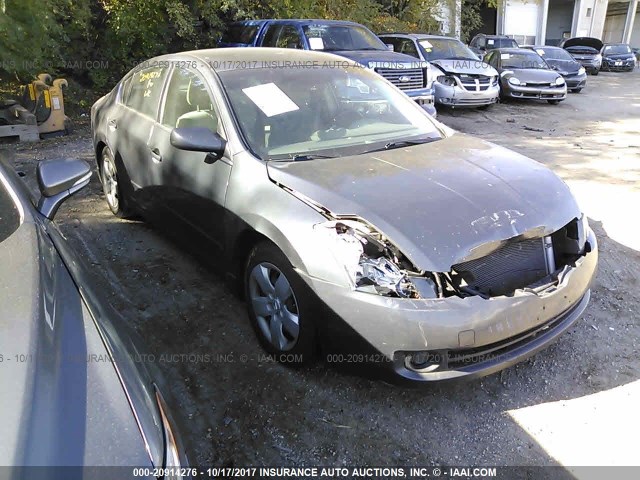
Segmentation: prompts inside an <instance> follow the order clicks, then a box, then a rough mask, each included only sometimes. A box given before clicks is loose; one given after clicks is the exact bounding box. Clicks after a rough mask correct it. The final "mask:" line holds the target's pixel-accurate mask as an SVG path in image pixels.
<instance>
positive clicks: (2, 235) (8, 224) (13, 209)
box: [0, 182, 20, 243]
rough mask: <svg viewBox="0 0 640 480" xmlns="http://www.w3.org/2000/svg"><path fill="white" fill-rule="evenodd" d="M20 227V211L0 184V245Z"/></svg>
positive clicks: (0, 183)
mask: <svg viewBox="0 0 640 480" xmlns="http://www.w3.org/2000/svg"><path fill="white" fill-rule="evenodd" d="M19 226H20V211H19V210H18V207H17V206H16V204H15V203H14V201H13V198H11V195H9V192H8V191H7V189H6V188H5V186H4V185H3V183H2V182H0V243H2V242H3V241H5V240H6V239H7V238H9V237H10V236H11V234H12V233H13V232H15V231H16V230H17V229H18V227H19Z"/></svg>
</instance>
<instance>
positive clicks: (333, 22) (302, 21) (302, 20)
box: [231, 18, 362, 26]
mask: <svg viewBox="0 0 640 480" xmlns="http://www.w3.org/2000/svg"><path fill="white" fill-rule="evenodd" d="M267 22H270V23H298V24H300V25H311V24H317V23H321V24H324V25H358V26H362V25H361V24H360V23H357V22H351V21H349V20H326V19H323V18H265V19H260V20H241V21H239V22H233V23H232V24H231V25H259V24H263V23H267Z"/></svg>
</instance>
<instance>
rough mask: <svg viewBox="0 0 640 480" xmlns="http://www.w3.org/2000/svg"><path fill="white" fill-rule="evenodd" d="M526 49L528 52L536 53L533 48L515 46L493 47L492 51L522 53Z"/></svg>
mask: <svg viewBox="0 0 640 480" xmlns="http://www.w3.org/2000/svg"><path fill="white" fill-rule="evenodd" d="M523 50H524V51H526V52H527V53H536V52H534V51H533V50H531V49H529V48H514V47H509V48H493V49H491V52H500V53H520V52H522V51H523Z"/></svg>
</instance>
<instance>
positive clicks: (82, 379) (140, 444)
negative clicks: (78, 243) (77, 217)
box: [0, 159, 187, 478]
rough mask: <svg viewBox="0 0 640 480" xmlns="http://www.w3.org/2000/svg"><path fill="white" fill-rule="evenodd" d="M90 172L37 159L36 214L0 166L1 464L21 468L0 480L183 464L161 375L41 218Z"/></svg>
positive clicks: (73, 163) (47, 219)
mask: <svg viewBox="0 0 640 480" xmlns="http://www.w3.org/2000/svg"><path fill="white" fill-rule="evenodd" d="M90 177H91V170H90V168H89V165H87V163H86V162H84V161H81V160H54V161H50V162H43V163H41V164H40V165H39V166H38V183H39V186H40V190H41V197H40V199H39V201H38V202H37V208H36V207H35V206H34V204H32V202H31V199H30V194H29V192H28V191H27V190H26V189H25V186H24V184H23V183H22V181H21V180H20V179H19V178H18V177H17V175H16V174H15V173H14V172H13V169H12V168H11V167H10V166H9V165H8V164H7V163H4V161H3V160H2V159H0V411H2V435H1V436H0V465H5V466H14V467H20V468H14V469H7V468H5V470H3V471H4V473H5V476H3V478H97V476H96V475H97V474H98V470H91V469H88V470H83V469H82V468H80V469H70V470H55V469H52V470H38V471H36V470H29V469H28V468H22V467H34V466H46V467H61V466H64V467H99V466H110V467H116V466H119V467H123V466H136V467H149V468H152V467H163V466H165V467H171V468H176V469H179V468H180V467H186V461H187V458H186V455H185V451H184V448H183V447H182V446H181V441H180V438H179V436H178V432H177V431H176V428H175V424H174V421H173V419H172V416H171V414H170V413H169V410H168V409H167V406H166V404H165V400H164V399H163V396H162V393H161V388H162V384H161V383H159V382H160V381H161V378H160V376H159V375H158V373H157V372H155V371H154V370H153V366H152V365H149V364H147V363H146V362H145V361H144V359H145V356H144V355H143V354H142V353H141V350H140V348H139V346H138V345H137V344H136V343H135V342H136V340H135V336H134V335H133V333H132V332H130V330H129V329H128V328H127V326H126V325H125V324H123V322H122V321H121V319H120V317H119V316H118V314H117V313H115V312H114V311H113V310H112V309H111V308H110V307H109V306H108V304H107V303H106V302H105V301H104V299H101V296H100V292H99V291H98V290H97V288H96V287H95V286H94V285H93V282H92V281H91V278H90V277H89V275H88V274H87V270H85V269H84V268H83V266H82V263H81V261H80V260H79V259H78V257H77V256H76V255H75V254H74V253H73V252H72V249H71V247H70V246H69V245H68V244H67V242H66V240H65V239H64V238H63V237H62V235H61V234H60V232H59V231H58V229H57V228H56V226H55V225H54V224H53V223H52V222H51V218H52V217H53V215H54V214H55V212H56V209H57V208H58V206H59V205H60V203H62V201H64V199H66V198H67V197H69V196H70V195H72V194H73V193H75V192H77V191H78V190H80V189H81V188H82V187H84V186H85V185H87V184H88V183H89V178H90ZM165 391H166V390H165ZM99 472H100V478H108V477H110V476H111V475H112V476H113V477H115V478H124V477H127V478H128V477H130V476H131V474H132V473H131V470H130V469H129V470H121V471H116V470H114V471H113V472H111V474H110V473H109V472H110V471H109V470H106V469H105V470H100V471H99ZM176 473H181V471H180V470H178V471H177V472H176ZM123 476H124V477H123ZM142 476H145V475H142ZM148 476H152V475H148ZM165 478H171V477H170V476H169V475H168V476H167V477H165ZM174 478H179V477H174Z"/></svg>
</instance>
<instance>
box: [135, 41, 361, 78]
mask: <svg viewBox="0 0 640 480" xmlns="http://www.w3.org/2000/svg"><path fill="white" fill-rule="evenodd" d="M189 58H191V59H194V58H195V59H197V60H200V61H201V62H203V63H206V64H208V65H209V66H211V67H212V68H213V69H214V70H216V71H217V72H222V71H227V70H238V69H240V70H250V69H255V68H264V67H265V66H269V65H282V64H283V63H284V62H290V63H298V64H300V63H307V62H315V63H321V62H328V63H329V62H340V65H346V64H353V65H356V62H354V61H353V60H349V59H348V58H345V57H341V56H339V55H334V54H332V53H325V52H316V51H311V50H298V49H294V48H271V47H246V48H209V49H205V50H191V51H187V52H177V53H169V54H167V55H162V56H160V57H156V58H153V59H150V60H147V61H146V62H143V63H142V64H141V65H145V64H151V65H153V64H154V63H155V62H156V61H159V60H163V61H169V62H170V61H172V60H181V59H189ZM315 63H314V65H315Z"/></svg>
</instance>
